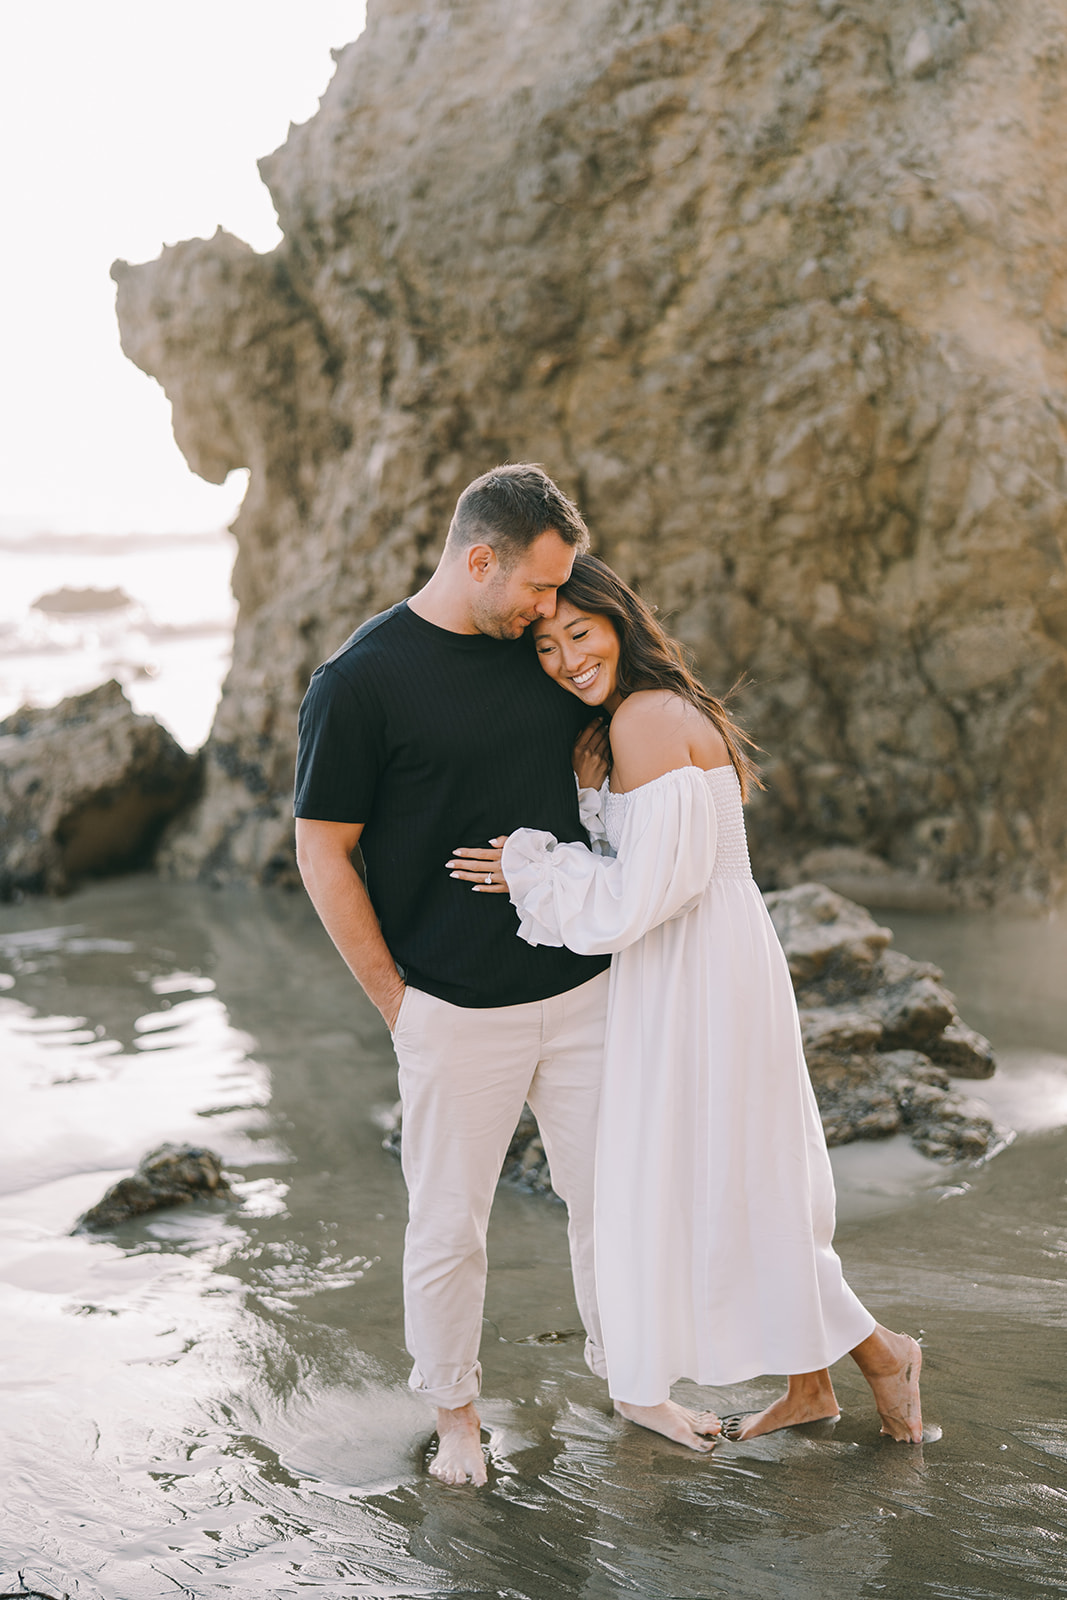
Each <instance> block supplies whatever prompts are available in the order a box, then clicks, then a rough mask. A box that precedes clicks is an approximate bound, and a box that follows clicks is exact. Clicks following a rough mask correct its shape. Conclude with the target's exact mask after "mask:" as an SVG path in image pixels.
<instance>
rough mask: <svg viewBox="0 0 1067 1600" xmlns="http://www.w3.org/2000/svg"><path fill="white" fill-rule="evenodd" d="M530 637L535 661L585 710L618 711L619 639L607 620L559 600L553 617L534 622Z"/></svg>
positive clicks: (611, 624)
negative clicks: (573, 695)
mask: <svg viewBox="0 0 1067 1600" xmlns="http://www.w3.org/2000/svg"><path fill="white" fill-rule="evenodd" d="M533 634H534V648H535V649H536V651H537V657H538V660H539V661H540V663H541V665H542V667H544V669H545V671H546V672H547V673H548V675H549V677H550V678H555V680H556V682H557V683H558V684H559V685H560V686H561V687H562V688H564V689H567V690H569V691H570V693H571V694H576V695H577V696H578V698H579V700H583V701H584V702H585V704H586V705H587V706H603V707H604V708H605V710H607V711H615V710H617V708H618V706H619V705H620V704H621V701H622V696H621V695H620V693H619V691H618V675H619V636H618V634H617V633H616V632H615V628H614V625H613V623H612V622H611V621H610V619H609V618H608V617H605V616H600V615H598V614H597V613H596V612H593V611H582V610H580V609H579V608H578V607H577V606H572V605H571V603H570V601H569V600H563V599H560V601H559V603H558V605H557V606H556V613H555V616H553V617H548V618H541V619H539V620H538V621H537V622H535V623H534V625H533Z"/></svg>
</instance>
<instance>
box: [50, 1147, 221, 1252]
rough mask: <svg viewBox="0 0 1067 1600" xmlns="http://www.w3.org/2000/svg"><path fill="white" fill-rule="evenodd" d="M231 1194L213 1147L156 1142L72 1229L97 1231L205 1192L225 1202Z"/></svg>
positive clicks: (197, 1197) (86, 1231) (185, 1200)
mask: <svg viewBox="0 0 1067 1600" xmlns="http://www.w3.org/2000/svg"><path fill="white" fill-rule="evenodd" d="M232 1194H233V1190H232V1189H231V1188H230V1185H229V1183H228V1182H227V1180H226V1178H225V1177H224V1176H223V1172H222V1162H221V1160H220V1159H219V1157H218V1156H217V1155H216V1154H215V1152H214V1151H213V1150H204V1149H202V1148H201V1147H200V1146H199V1145H192V1144H161V1145H160V1146H159V1148H158V1150H151V1151H149V1153H148V1155H146V1156H145V1157H144V1159H143V1160H142V1161H141V1164H140V1166H139V1167H138V1168H137V1171H136V1172H134V1173H131V1175H130V1176H129V1177H128V1178H120V1179H119V1181H118V1183H114V1184H112V1186H111V1188H110V1189H109V1190H108V1191H107V1193H106V1194H105V1195H104V1197H103V1199H102V1200H98V1201H97V1203H96V1205H95V1206H91V1207H90V1208H89V1210H88V1211H86V1212H85V1214H84V1216H81V1217H79V1218H78V1221H77V1223H76V1224H75V1226H74V1232H75V1233H97V1232H100V1231H101V1230H103V1229H105V1228H115V1227H117V1226H118V1224H119V1223H120V1222H128V1221H129V1220H130V1218H131V1217H143V1216H144V1215H145V1214H146V1213H147V1212H149V1211H162V1210H163V1209H164V1208H165V1207H167V1206H181V1205H187V1204H188V1203H189V1201H190V1200H197V1199H201V1198H202V1197H203V1196H204V1195H212V1196H214V1197H215V1199H218V1200H225V1199H229V1198H230V1197H231V1196H232Z"/></svg>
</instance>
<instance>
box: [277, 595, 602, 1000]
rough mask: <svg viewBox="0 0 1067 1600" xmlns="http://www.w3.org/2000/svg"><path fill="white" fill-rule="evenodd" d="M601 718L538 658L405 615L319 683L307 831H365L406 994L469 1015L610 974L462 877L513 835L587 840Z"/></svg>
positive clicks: (380, 619)
mask: <svg viewBox="0 0 1067 1600" xmlns="http://www.w3.org/2000/svg"><path fill="white" fill-rule="evenodd" d="M588 718H589V713H588V711H587V710H586V708H585V707H584V706H583V705H582V704H581V702H580V701H579V700H577V699H576V698H575V697H574V696H572V695H568V694H567V693H565V692H564V691H563V690H561V689H559V688H558V687H557V686H556V685H555V684H554V683H552V682H551V680H550V679H549V678H548V677H546V675H545V673H544V672H543V671H542V669H541V667H539V666H538V664H537V658H536V656H535V654H534V652H533V651H532V650H531V649H530V647H529V644H528V643H524V642H523V641H522V640H519V641H516V642H512V641H508V640H501V639H490V638H488V637H487V636H486V635H485V634H466V633H451V632H449V631H448V630H447V629H444V628H438V627H436V626H435V625H434V624H433V623H432V622H427V621H425V619H424V618H422V617H420V616H417V615H416V613H415V612H414V611H412V610H411V609H410V607H409V606H408V604H407V602H406V601H402V602H401V603H400V604H399V605H397V606H394V607H393V608H392V609H391V610H390V611H384V612H382V613H381V615H380V616H377V617H372V618H371V619H370V621H369V622H365V623H364V624H363V626H362V627H361V628H358V629H357V630H356V632H355V633H354V634H353V635H352V637H351V638H350V639H349V640H348V641H347V643H346V644H344V645H342V646H341V649H340V650H338V651H337V653H336V655H333V656H331V657H330V659H329V661H327V662H326V663H325V665H324V666H321V667H319V668H318V670H317V671H316V673H315V675H314V677H313V678H312V680H311V685H310V687H309V689H308V692H307V694H306V695H305V697H304V703H303V705H302V706H301V708H300V743H299V753H298V756H297V771H296V799H295V804H294V810H295V813H296V815H297V816H298V817H307V818H313V819H316V820H318V821H321V822H362V823H363V824H364V829H363V834H362V837H361V839H360V846H361V849H362V851H363V859H364V862H365V865H366V871H367V889H368V892H369V894H370V897H371V902H372V904H373V906H374V909H375V912H376V913H377V915H378V919H379V921H380V922H381V926H382V933H383V935H384V937H385V942H386V944H387V945H388V946H389V949H390V950H391V951H392V953H393V955H394V957H395V958H396V961H397V962H398V964H399V966H400V968H401V970H402V971H403V973H404V976H405V978H406V980H407V981H408V982H409V983H411V984H413V985H414V987H415V988H417V989H424V990H425V991H426V992H427V993H428V994H432V995H436V996H437V997H438V998H439V999H442V1000H449V1001H451V1002H452V1003H453V1004H454V1005H460V1006H473V1007H485V1006H507V1005H519V1004H521V1003H523V1002H525V1001H530V1000H544V999H547V998H548V996H549V995H555V994H563V993H565V992H566V991H567V990H568V989H575V988H577V987H578V985H579V984H581V983H585V982H587V981H588V980H589V979H590V978H592V977H594V976H595V975H596V974H597V973H598V972H602V971H603V970H604V968H605V967H606V966H607V965H608V958H607V957H602V956H597V957H590V956H577V955H575V954H574V953H573V952H572V951H570V950H566V949H553V948H551V947H548V946H544V945H538V946H536V947H533V946H531V945H528V944H527V943H526V942H525V941H524V940H522V939H520V938H519V937H518V918H517V917H516V914H515V910H514V908H513V906H512V904H511V902H510V900H508V898H507V897H506V895H496V894H475V893H474V891H473V890H472V888H471V886H470V884H469V883H462V882H460V881H459V880H458V879H454V878H452V877H450V876H449V874H448V871H447V869H446V867H445V862H446V861H447V860H448V859H449V857H450V856H451V854H452V852H453V850H455V848H456V847H457V845H487V844H488V843H489V841H490V839H493V838H496V837H497V835H498V834H503V833H511V832H512V831H513V829H515V828H521V827H528V828H544V829H547V830H548V831H549V832H550V833H553V834H555V836H556V838H557V839H560V840H568V841H569V840H575V839H581V840H584V838H585V835H584V833H583V831H582V827H581V823H580V821H579V818H578V800H577V790H576V787H575V782H574V773H573V771H572V769H571V749H572V746H573V743H574V740H575V738H576V737H577V735H578V732H579V730H580V729H581V727H582V726H583V725H584V723H585V722H587V721H588Z"/></svg>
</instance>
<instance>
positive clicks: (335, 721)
mask: <svg viewBox="0 0 1067 1600" xmlns="http://www.w3.org/2000/svg"><path fill="white" fill-rule="evenodd" d="M384 759H385V754H384V742H383V725H382V717H381V714H380V712H379V710H378V708H377V707H376V706H375V705H374V703H373V699H372V698H371V697H369V696H365V695H363V694H361V693H359V692H358V691H357V689H356V687H355V686H354V685H353V684H351V683H350V682H349V681H348V679H347V678H345V677H344V676H342V674H341V673H339V672H337V671H336V670H335V668H333V667H331V666H330V665H329V663H327V664H326V665H325V666H322V667H319V668H318V669H317V671H316V672H315V674H314V676H313V677H312V679H311V682H310V684H309V685H308V691H307V694H306V695H305V696H304V700H303V704H302V705H301V707H300V721H299V732H298V738H297V753H296V792H295V795H294V799H293V815H294V816H297V817H306V818H309V819H312V820H314V821H316V822H366V821H368V819H369V817H370V814H371V808H372V806H373V804H374V791H375V788H376V786H377V782H378V775H379V773H380V772H381V769H382V765H383V763H384Z"/></svg>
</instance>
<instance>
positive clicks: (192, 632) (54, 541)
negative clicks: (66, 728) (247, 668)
mask: <svg viewBox="0 0 1067 1600" xmlns="http://www.w3.org/2000/svg"><path fill="white" fill-rule="evenodd" d="M235 552H236V545H235V542H234V540H233V538H232V536H231V535H230V534H229V533H226V532H224V531H223V532H218V533H207V534H49V533H34V534H23V533H19V532H17V531H16V532H4V531H0V717H5V716H7V715H8V714H9V713H10V712H12V711H14V710H16V709H17V708H18V707H19V706H21V705H45V706H47V705H54V704H55V703H56V702H57V701H59V700H62V699H63V698H64V696H66V695H69V694H77V693H80V692H81V691H82V690H85V689H92V688H94V687H95V686H96V685H97V684H98V683H102V682H104V681H105V679H107V678H117V679H118V681H119V682H120V683H121V684H122V686H123V688H124V689H125V691H126V694H127V696H128V697H129V699H130V700H131V701H132V703H133V706H134V709H135V710H136V711H138V712H148V713H150V714H151V715H153V716H156V717H158V718H159V720H160V721H161V722H162V723H164V724H165V726H166V727H168V728H169V729H170V731H171V732H172V733H173V734H174V736H175V738H176V739H177V740H178V742H179V743H180V744H182V745H184V746H185V748H186V749H187V750H196V749H198V748H199V747H200V745H202V744H203V742H204V740H205V739H206V738H207V735H208V732H209V731H210V728H211V722H212V718H213V717H214V714H215V707H216V705H217V704H218V698H219V691H220V688H221V686H222V680H223V678H224V677H225V674H226V671H227V668H228V667H229V662H230V655H231V650H232V643H233V626H234V620H235V614H236V607H235V604H234V600H233V596H232V594H231V592H230V573H231V571H232V568H233V560H234V555H235ZM62 591H66V593H65V594H63V593H62ZM57 594H58V595H59V596H60V598H59V599H58V600H56V599H54V598H53V599H52V600H51V601H50V600H49V599H48V597H49V596H53V597H54V596H56V595H57ZM42 600H44V601H45V607H44V608H43V609H42V607H41V606H40V605H39V604H38V602H40V601H42Z"/></svg>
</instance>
